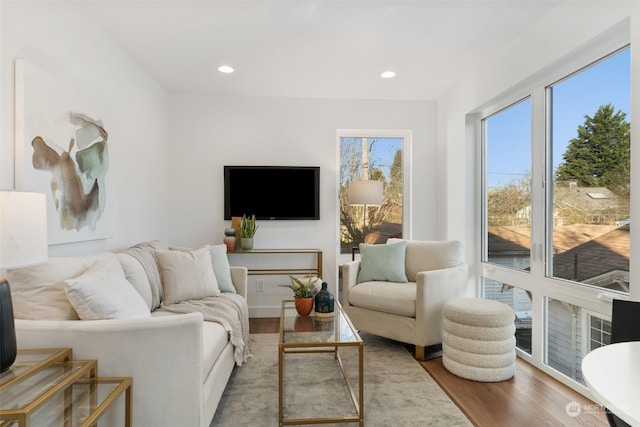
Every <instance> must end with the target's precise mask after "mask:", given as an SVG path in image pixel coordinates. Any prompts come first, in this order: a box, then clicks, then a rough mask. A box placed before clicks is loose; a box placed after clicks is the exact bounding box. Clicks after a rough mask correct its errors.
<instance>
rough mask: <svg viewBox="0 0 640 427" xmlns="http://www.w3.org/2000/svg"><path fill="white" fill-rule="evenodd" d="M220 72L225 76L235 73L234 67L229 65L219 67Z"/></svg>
mask: <svg viewBox="0 0 640 427" xmlns="http://www.w3.org/2000/svg"><path fill="white" fill-rule="evenodd" d="M218 71H220V72H221V73H225V74H231V73H233V67H230V66H228V65H221V66H219V67H218Z"/></svg>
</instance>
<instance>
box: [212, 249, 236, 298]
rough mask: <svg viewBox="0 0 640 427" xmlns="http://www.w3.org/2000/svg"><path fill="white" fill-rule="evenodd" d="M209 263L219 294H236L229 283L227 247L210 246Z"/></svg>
mask: <svg viewBox="0 0 640 427" xmlns="http://www.w3.org/2000/svg"><path fill="white" fill-rule="evenodd" d="M211 263H212V264H213V272H214V273H215V275H216V280H217V281H218V287H219V288H220V291H221V292H231V293H234V294H235V293H236V288H235V287H234V286H233V282H232V281H231V266H230V265H229V258H228V257H227V245H225V244H221V245H211Z"/></svg>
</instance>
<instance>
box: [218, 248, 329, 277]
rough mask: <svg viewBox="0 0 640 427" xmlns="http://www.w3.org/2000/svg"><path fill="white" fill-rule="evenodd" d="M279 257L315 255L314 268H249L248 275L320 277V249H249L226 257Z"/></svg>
mask: <svg viewBox="0 0 640 427" xmlns="http://www.w3.org/2000/svg"><path fill="white" fill-rule="evenodd" d="M236 254H237V255H279V254H315V255H316V267H315V268H260V269H254V268H249V269H248V271H247V274H249V275H253V276H255V275H261V276H266V275H278V276H279V275H286V274H313V275H316V276H318V277H322V251H321V250H320V249H249V250H236V251H235V252H228V255H236Z"/></svg>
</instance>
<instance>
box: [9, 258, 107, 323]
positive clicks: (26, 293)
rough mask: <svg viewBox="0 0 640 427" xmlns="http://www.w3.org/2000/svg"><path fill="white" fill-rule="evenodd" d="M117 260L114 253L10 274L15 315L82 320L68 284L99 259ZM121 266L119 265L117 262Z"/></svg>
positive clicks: (64, 260) (51, 261)
mask: <svg viewBox="0 0 640 427" xmlns="http://www.w3.org/2000/svg"><path fill="white" fill-rule="evenodd" d="M109 258H110V259H112V260H113V259H115V255H114V254H113V253H111V252H103V253H99V254H95V255H90V256H85V257H51V258H49V259H48V260H47V262H45V263H43V264H38V265H34V266H30V267H23V268H18V269H15V270H9V271H8V272H7V280H9V284H10V285H9V286H11V299H12V301H13V315H14V317H15V318H17V319H30V320H78V319H79V317H78V314H77V313H76V311H75V309H74V308H73V306H72V305H71V303H70V302H69V299H68V298H67V295H66V294H65V291H64V281H65V280H67V279H71V278H73V277H76V276H79V275H81V274H82V273H84V272H85V271H86V270H87V268H89V266H91V264H93V263H94V261H96V260H97V259H109ZM116 262H117V261H116Z"/></svg>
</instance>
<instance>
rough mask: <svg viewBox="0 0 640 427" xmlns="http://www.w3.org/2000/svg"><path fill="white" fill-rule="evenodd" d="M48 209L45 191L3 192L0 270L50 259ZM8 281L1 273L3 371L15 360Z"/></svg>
mask: <svg viewBox="0 0 640 427" xmlns="http://www.w3.org/2000/svg"><path fill="white" fill-rule="evenodd" d="M47 256H48V249H47V208H46V196H45V195H44V194H42V193H28V192H20V191H0V269H4V268H17V267H23V266H26V265H31V264H37V263H39V262H44V261H46V260H47ZM16 353H17V344H16V332H15V323H14V321H13V304H12V302H11V289H10V288H9V282H8V281H7V280H6V279H4V278H3V277H2V276H1V275H0V372H4V371H6V370H7V369H9V367H10V366H11V365H12V364H13V362H14V361H15V359H16Z"/></svg>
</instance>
